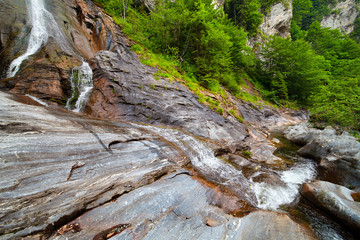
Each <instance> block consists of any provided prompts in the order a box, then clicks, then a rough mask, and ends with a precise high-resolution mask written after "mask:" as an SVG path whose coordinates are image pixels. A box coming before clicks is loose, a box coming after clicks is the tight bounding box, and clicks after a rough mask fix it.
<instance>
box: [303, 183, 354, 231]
mask: <svg viewBox="0 0 360 240" xmlns="http://www.w3.org/2000/svg"><path fill="white" fill-rule="evenodd" d="M301 193H302V195H303V196H304V197H305V198H306V199H308V200H309V201H310V202H312V203H313V204H315V205H316V206H317V207H319V208H322V209H324V210H326V211H327V212H329V213H330V214H331V215H333V216H334V217H335V218H337V219H339V220H340V221H339V222H340V223H343V224H345V226H346V227H349V228H351V229H352V230H353V231H354V232H359V229H360V203H359V202H356V201H354V199H353V197H352V194H355V192H354V191H351V190H349V189H347V188H345V187H343V186H340V185H336V184H332V183H329V182H325V181H314V182H311V183H305V184H304V185H303V188H302V190H301Z"/></svg>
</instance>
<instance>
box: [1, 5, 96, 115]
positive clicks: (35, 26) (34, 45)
mask: <svg viewBox="0 0 360 240" xmlns="http://www.w3.org/2000/svg"><path fill="white" fill-rule="evenodd" d="M26 6H27V11H28V15H29V20H30V24H31V32H30V36H29V43H28V46H27V49H26V52H25V53H24V54H22V55H21V56H19V57H18V58H16V59H15V60H13V61H12V62H11V64H10V67H9V70H8V72H7V77H14V76H15V75H16V74H17V72H18V71H19V69H20V66H21V64H22V62H23V61H24V60H26V59H27V58H28V57H29V56H31V55H33V54H35V53H36V52H37V51H39V49H40V48H41V47H42V46H43V45H44V44H46V43H47V41H48V39H49V37H52V38H53V39H54V40H56V42H57V44H58V45H59V46H60V48H61V49H62V50H63V51H65V52H66V53H68V54H71V55H75V56H76V55H77V54H76V53H75V52H74V50H73V49H72V47H71V44H70V43H69V41H68V40H67V39H66V37H65V35H64V33H63V32H62V30H61V29H60V27H59V26H58V25H57V23H56V20H55V18H54V16H53V15H52V14H51V13H50V12H49V11H47V10H46V9H45V4H44V0H26ZM80 58H81V57H80ZM92 75H93V74H92V70H91V68H90V66H89V64H88V63H87V62H84V61H83V63H82V65H81V66H79V67H76V68H74V69H73V70H72V76H71V79H70V80H71V87H72V91H73V92H72V96H71V97H70V99H69V100H68V101H67V104H66V108H68V109H71V110H73V111H75V112H80V111H81V110H82V109H83V108H84V106H85V104H86V101H87V100H88V98H89V97H90V96H89V95H90V93H91V89H92V88H93V84H92Z"/></svg>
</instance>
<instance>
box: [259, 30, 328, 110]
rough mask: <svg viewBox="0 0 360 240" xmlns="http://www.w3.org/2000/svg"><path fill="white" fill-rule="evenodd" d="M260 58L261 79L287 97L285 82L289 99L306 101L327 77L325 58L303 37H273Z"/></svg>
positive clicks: (305, 102) (281, 95) (279, 94)
mask: <svg viewBox="0 0 360 240" xmlns="http://www.w3.org/2000/svg"><path fill="white" fill-rule="evenodd" d="M262 57H263V58H264V61H263V63H262V67H263V71H264V72H265V75H266V76H267V77H266V78H265V79H264V80H263V81H264V83H265V85H268V86H269V87H270V88H271V89H272V90H275V91H276V92H277V95H278V96H279V97H280V98H282V99H286V94H285V93H286V90H285V86H283V82H285V83H286V88H287V92H288V96H289V98H290V99H292V100H297V101H299V102H302V103H304V104H308V97H309V96H310V95H311V94H312V93H313V92H316V91H317V87H318V86H319V84H320V83H321V82H322V81H324V80H326V79H327V78H328V76H327V72H326V71H325V69H324V68H323V67H324V65H325V59H324V58H323V57H322V56H319V55H317V54H316V53H315V52H314V51H313V50H312V48H311V45H310V44H309V43H307V42H305V41H304V40H297V41H291V39H284V38H280V37H275V36H274V37H272V38H271V39H270V41H269V42H268V43H267V44H266V45H265V47H264V48H263V52H262ZM280 73H281V74H280ZM281 79H283V80H281Z"/></svg>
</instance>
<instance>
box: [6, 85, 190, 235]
mask: <svg viewBox="0 0 360 240" xmlns="http://www.w3.org/2000/svg"><path fill="white" fill-rule="evenodd" d="M14 97H15V96H12V95H10V94H7V93H3V92H0V109H1V111H0V126H2V127H1V128H0V136H1V137H0V139H1V147H2V150H1V152H0V167H1V174H0V186H1V187H0V198H1V199H2V210H1V214H0V221H1V223H2V224H1V227H0V234H1V235H3V236H2V239H9V238H16V237H20V236H25V235H29V234H31V233H33V232H37V231H43V230H45V229H46V230H48V231H51V230H52V229H53V228H54V227H56V226H58V225H59V224H63V223H64V222H66V221H67V219H71V218H73V217H75V216H77V215H78V214H80V213H82V212H83V211H86V210H87V209H91V208H93V207H96V206H99V205H101V204H103V203H105V202H107V201H109V200H111V199H112V198H113V197H114V196H119V195H121V194H123V193H126V192H129V191H131V190H133V189H135V188H138V187H140V186H142V185H146V184H149V183H151V182H154V181H156V180H157V179H158V178H160V177H161V176H163V175H164V174H167V173H168V172H169V171H173V170H175V169H177V168H179V166H180V165H182V164H183V160H184V156H183V155H182V154H181V152H179V151H178V150H176V149H175V148H174V147H172V146H170V145H168V144H167V143H165V142H163V141H162V140H161V139H160V138H159V137H158V136H156V135H153V134H151V133H148V132H144V131H143V130H141V129H139V128H136V127H133V126H131V125H128V124H122V125H121V124H117V125H114V124H111V123H109V122H105V121H99V120H92V119H87V118H84V117H81V118H80V117H78V116H76V115H73V114H69V113H67V112H61V111H60V112H59V111H57V112H56V111H54V110H51V109H45V108H43V107H39V106H31V105H26V104H23V103H20V102H16V101H14V100H13V99H12V98H14ZM74 229H75V228H74ZM78 229H80V228H78Z"/></svg>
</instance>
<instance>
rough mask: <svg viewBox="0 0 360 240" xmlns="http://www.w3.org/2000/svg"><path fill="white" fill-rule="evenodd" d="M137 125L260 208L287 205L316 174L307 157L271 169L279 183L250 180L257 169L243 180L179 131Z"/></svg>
mask: <svg viewBox="0 0 360 240" xmlns="http://www.w3.org/2000/svg"><path fill="white" fill-rule="evenodd" d="M137 126H140V125H137ZM141 127H142V128H146V129H148V130H151V131H152V132H155V133H157V134H158V135H160V136H161V137H163V138H164V139H166V140H167V141H169V142H171V143H173V144H175V145H176V146H177V147H179V148H180V149H181V150H182V151H184V153H185V154H186V155H187V156H188V157H189V158H190V161H191V164H192V166H193V167H194V169H196V170H197V171H198V172H199V173H200V174H201V173H203V175H204V176H207V177H209V176H210V178H209V179H208V180H210V181H212V182H216V183H218V184H220V185H223V186H225V187H227V188H229V189H231V190H232V191H234V192H235V193H236V194H238V196H239V197H243V198H244V199H246V200H247V201H249V202H250V203H251V204H253V205H254V206H257V207H259V208H262V209H267V210H278V209H279V208H280V207H281V205H284V204H290V203H291V202H293V201H294V200H295V199H296V198H297V197H298V195H299V188H300V186H301V184H303V183H304V182H306V181H309V180H311V179H313V178H315V176H316V170H315V164H314V163H313V162H312V161H311V160H309V159H299V162H296V163H295V164H294V165H293V167H291V168H290V169H287V170H284V171H280V170H277V171H273V172H274V173H275V174H276V175H278V176H279V177H280V180H281V184H275V183H272V184H270V183H266V182H254V181H253V178H254V177H256V176H258V175H260V174H264V172H262V171H261V170H259V171H258V172H256V173H255V174H254V175H253V176H251V177H250V179H246V178H245V177H244V175H243V173H242V172H241V170H238V169H236V168H235V167H233V166H232V165H231V164H229V163H227V162H225V161H223V160H221V159H219V158H216V157H215V156H214V153H213V151H212V150H211V149H210V148H208V147H206V146H205V145H204V144H203V143H202V142H200V141H198V140H196V139H195V138H193V137H191V136H189V135H187V134H184V133H182V132H181V131H177V130H173V129H168V128H158V127H151V126H141Z"/></svg>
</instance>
